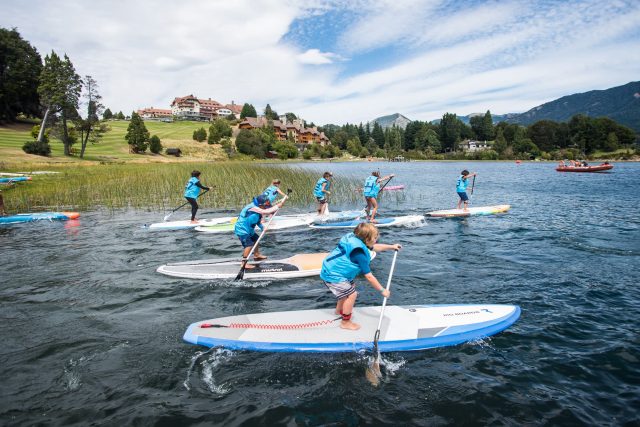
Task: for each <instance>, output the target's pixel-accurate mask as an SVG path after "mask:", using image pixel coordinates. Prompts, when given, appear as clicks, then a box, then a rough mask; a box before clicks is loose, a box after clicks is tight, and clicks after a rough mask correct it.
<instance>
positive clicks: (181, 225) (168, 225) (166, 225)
mask: <svg viewBox="0 0 640 427" xmlns="http://www.w3.org/2000/svg"><path fill="white" fill-rule="evenodd" d="M236 220H237V217H233V216H226V217H221V218H209V219H199V220H197V221H196V222H191V221H190V220H188V219H185V220H181V221H167V222H157V223H154V224H151V225H149V226H148V227H149V230H158V231H159V230H188V229H190V228H196V227H198V226H200V225H203V226H209V225H216V224H224V223H232V222H233V223H235V221H236Z"/></svg>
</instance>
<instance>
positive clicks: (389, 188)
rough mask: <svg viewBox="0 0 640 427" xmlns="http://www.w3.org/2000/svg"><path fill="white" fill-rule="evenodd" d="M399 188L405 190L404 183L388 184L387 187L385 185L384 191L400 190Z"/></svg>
mask: <svg viewBox="0 0 640 427" xmlns="http://www.w3.org/2000/svg"><path fill="white" fill-rule="evenodd" d="M398 190H404V184H399V185H387V186H386V187H384V191H398Z"/></svg>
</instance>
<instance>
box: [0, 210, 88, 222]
mask: <svg viewBox="0 0 640 427" xmlns="http://www.w3.org/2000/svg"><path fill="white" fill-rule="evenodd" d="M79 216H80V214H79V213H78V212H40V213H24V214H17V215H10V216H0V224H16V223H20V222H30V221H41V220H50V221H53V220H58V221H66V220H69V219H76V218H78V217H79Z"/></svg>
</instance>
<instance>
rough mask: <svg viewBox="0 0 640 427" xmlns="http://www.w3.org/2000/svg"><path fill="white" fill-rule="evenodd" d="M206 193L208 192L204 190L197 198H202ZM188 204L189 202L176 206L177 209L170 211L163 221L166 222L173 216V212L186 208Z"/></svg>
mask: <svg viewBox="0 0 640 427" xmlns="http://www.w3.org/2000/svg"><path fill="white" fill-rule="evenodd" d="M208 192H209V190H204V191H203V192H202V193H201V194H199V195H198V197H200V196H203V195H204V194H205V193H208ZM189 203H191V202H185V203H183V204H181V205H180V206H178V207H177V208H175V209H174V210H172V211H171V212H169V214H168V215H166V216H165V217H164V220H165V221H166V220H168V219H169V217H170V216H171V215H173V213H174V212H175V211H177V210H178V209H182V208H183V207H185V206H187V205H188V204H189Z"/></svg>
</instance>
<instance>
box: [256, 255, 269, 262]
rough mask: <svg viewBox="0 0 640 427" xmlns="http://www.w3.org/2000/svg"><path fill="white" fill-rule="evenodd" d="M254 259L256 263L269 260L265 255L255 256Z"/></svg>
mask: <svg viewBox="0 0 640 427" xmlns="http://www.w3.org/2000/svg"><path fill="white" fill-rule="evenodd" d="M253 259H254V260H256V261H262V260H264V259H267V257H266V256H264V255H254V256H253Z"/></svg>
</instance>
